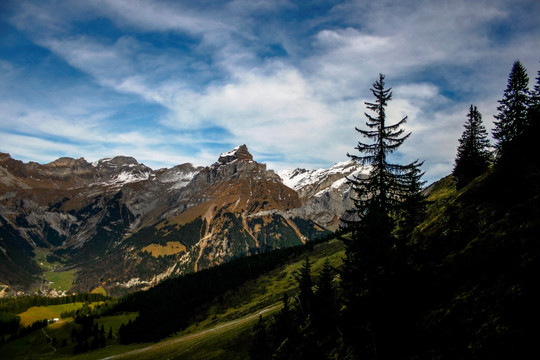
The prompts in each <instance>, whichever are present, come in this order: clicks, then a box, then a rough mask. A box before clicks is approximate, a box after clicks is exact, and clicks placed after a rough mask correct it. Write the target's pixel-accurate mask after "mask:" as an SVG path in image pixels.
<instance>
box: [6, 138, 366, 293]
mask: <svg viewBox="0 0 540 360" xmlns="http://www.w3.org/2000/svg"><path fill="white" fill-rule="evenodd" d="M360 171H361V169H360V168H359V167H358V166H357V165H356V164H354V163H353V162H346V163H338V164H336V165H334V166H333V167H332V168H330V169H327V170H322V169H320V170H313V171H306V170H301V169H297V170H295V171H292V172H281V173H280V176H278V175H277V174H276V173H275V172H274V171H272V170H267V168H266V165H265V164H261V163H258V162H256V161H255V160H254V159H253V156H252V155H251V154H250V153H249V151H248V149H247V147H246V146H245V145H241V146H238V147H236V148H234V149H232V150H231V151H228V152H224V153H222V154H220V156H219V157H218V159H217V161H216V162H215V163H214V164H212V165H210V166H206V167H195V166H193V165H192V164H182V165H178V166H175V167H173V168H170V169H160V170H156V171H153V170H152V169H150V168H148V167H147V166H145V165H144V164H140V163H138V162H137V161H136V160H135V159H133V158H130V157H124V156H118V157H114V158H106V159H101V160H99V161H96V162H94V163H89V162H87V161H86V160H84V159H83V158H80V159H71V158H61V159H58V160H56V161H53V162H52V163H49V164H45V165H40V164H37V163H33V162H30V163H23V162H21V161H18V160H14V159H12V158H11V157H10V156H9V155H8V154H0V175H1V177H0V284H2V283H4V284H8V285H10V286H11V287H14V288H18V289H28V288H29V287H30V286H31V284H32V282H33V281H39V276H40V274H41V273H42V272H43V268H42V267H41V266H40V265H39V264H37V263H36V262H35V260H34V258H35V254H36V251H37V249H41V250H39V251H40V252H41V253H48V254H50V256H51V261H53V259H56V261H57V262H56V263H55V264H56V265H55V266H57V270H58V269H60V270H62V266H66V267H68V268H69V269H76V270H78V272H77V278H76V284H75V285H74V287H73V290H75V291H90V290H93V289H94V288H96V287H98V286H102V287H103V288H105V289H107V291H108V292H109V293H112V294H119V293H122V292H125V291H132V290H134V289H138V288H144V287H147V286H151V285H154V284H156V283H157V282H159V281H160V280H162V279H164V278H166V277H168V276H171V275H175V274H182V273H186V272H190V271H198V270H200V269H204V268H207V267H210V266H214V265H217V264H220V263H223V262H226V261H229V260H231V259H234V258H236V257H239V256H245V255H246V254H251V253H258V252H262V251H268V250H271V249H275V248H281V247H286V246H293V245H297V244H301V243H304V242H306V241H309V239H314V238H316V237H318V236H324V235H325V234H327V233H328V231H327V230H325V228H329V229H335V228H337V226H338V224H339V219H340V217H341V215H342V214H343V212H344V211H345V210H346V206H348V205H347V204H348V203H347V201H349V200H348V194H347V191H348V184H347V183H346V180H345V177H346V176H348V175H350V174H353V173H358V172H360Z"/></svg>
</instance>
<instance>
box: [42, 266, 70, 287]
mask: <svg viewBox="0 0 540 360" xmlns="http://www.w3.org/2000/svg"><path fill="white" fill-rule="evenodd" d="M75 272H76V270H68V271H46V272H45V274H44V275H45V280H47V281H49V282H51V283H52V284H50V285H49V287H50V288H52V289H56V290H65V291H68V290H69V289H71V287H72V286H73V280H74V279H75Z"/></svg>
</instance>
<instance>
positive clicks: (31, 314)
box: [18, 302, 83, 327]
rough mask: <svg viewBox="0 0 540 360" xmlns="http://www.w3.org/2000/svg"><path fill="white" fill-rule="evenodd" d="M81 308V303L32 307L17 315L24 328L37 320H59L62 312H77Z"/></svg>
mask: <svg viewBox="0 0 540 360" xmlns="http://www.w3.org/2000/svg"><path fill="white" fill-rule="evenodd" d="M82 306H83V303H82V302H77V303H70V304H61V305H49V306H33V307H31V308H30V309H28V310H26V311H25V312H23V313H21V314H18V315H19V316H20V317H21V326H25V327H26V326H30V325H32V324H33V323H34V322H36V321H39V320H44V319H53V318H60V314H61V313H62V312H64V311H72V310H77V309H80V308H81V307H82Z"/></svg>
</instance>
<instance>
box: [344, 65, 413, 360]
mask: <svg viewBox="0 0 540 360" xmlns="http://www.w3.org/2000/svg"><path fill="white" fill-rule="evenodd" d="M384 78H385V77H384V75H382V74H379V80H378V81H376V82H375V83H373V85H372V88H371V92H372V94H373V95H374V96H375V102H374V103H371V102H366V103H365V104H366V106H367V108H368V109H369V110H371V111H372V112H373V113H374V115H370V114H368V113H365V116H366V118H367V121H366V126H367V130H364V129H359V128H356V131H358V132H359V133H360V134H361V135H362V136H363V137H364V138H367V140H370V143H366V142H362V141H359V142H358V145H357V146H356V147H355V149H356V150H358V151H359V152H360V155H351V154H347V155H348V156H349V157H350V158H352V159H354V160H356V161H357V162H359V163H361V164H363V165H369V166H370V173H369V175H368V176H367V177H363V176H361V175H360V176H353V177H352V178H351V179H349V180H350V183H351V185H352V189H353V191H354V194H355V197H354V198H353V200H354V204H355V209H353V210H352V211H351V212H352V213H353V214H355V215H356V218H357V219H358V221H356V222H349V228H350V229H351V230H352V237H351V239H350V240H348V241H346V243H345V259H344V264H343V267H342V270H341V278H342V289H343V299H344V302H345V311H344V313H343V317H342V318H343V322H344V326H345V328H344V340H345V342H346V343H347V346H346V349H347V354H345V355H344V356H347V357H350V358H360V357H368V358H370V357H377V356H383V357H384V356H390V357H391V354H390V352H391V351H392V350H391V349H392V346H391V345H389V344H388V342H393V341H395V340H396V338H397V337H396V336H395V332H396V331H398V329H400V325H398V323H399V319H398V317H399V315H398V313H399V311H400V310H399V309H400V306H399V304H398V296H397V294H395V293H394V291H395V289H396V287H395V286H393V285H392V284H395V283H396V279H397V277H396V276H397V275H396V274H398V273H399V271H398V270H397V269H399V268H400V265H398V263H399V262H400V261H401V259H400V255H399V254H398V253H396V249H397V247H396V241H397V238H396V237H395V236H394V232H395V225H396V220H395V219H396V218H398V215H399V213H400V211H401V209H402V207H401V206H402V202H403V200H404V199H406V198H407V195H408V191H409V190H410V189H409V186H410V175H411V173H412V172H413V171H414V169H415V168H416V167H417V165H418V164H417V163H412V164H408V165H399V164H392V163H390V162H389V161H388V158H387V156H388V155H389V154H390V153H392V152H394V151H396V150H397V149H398V147H399V146H400V145H401V144H402V143H403V142H404V141H405V140H406V139H407V138H408V137H409V135H410V133H408V134H405V130H404V129H403V128H402V126H403V124H404V123H405V122H406V120H407V117H404V118H402V119H401V120H400V121H398V122H397V123H395V124H393V125H390V124H388V122H387V119H386V106H387V105H388V102H389V101H390V100H391V99H392V92H391V88H389V89H385V83H384ZM396 311H397V312H396ZM404 311H405V310H404ZM400 336H401V338H405V337H404V336H403V335H400ZM381 351H385V352H386V353H385V354H384V355H383V354H380V352H381Z"/></svg>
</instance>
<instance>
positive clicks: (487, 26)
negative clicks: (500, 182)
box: [0, 0, 540, 182]
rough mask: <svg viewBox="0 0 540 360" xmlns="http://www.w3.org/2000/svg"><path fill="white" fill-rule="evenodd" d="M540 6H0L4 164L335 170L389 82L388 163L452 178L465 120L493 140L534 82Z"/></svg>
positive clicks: (270, 1)
mask: <svg viewBox="0 0 540 360" xmlns="http://www.w3.org/2000/svg"><path fill="white" fill-rule="evenodd" d="M538 19H540V2H538V1H537V0H489V1H471V0H463V1H460V0H455V1H420V0H414V1H412V0H411V1H409V0H401V1H363V0H359V1H358V0H356V1H354V0H353V1H339V0H334V1H323V0H321V1H317V0H313V1H286V0H236V1H204V0H199V1H144V0H84V1H77V0H74V1H46V0H40V1H25V0H19V1H15V0H3V1H1V2H0V152H7V153H10V154H11V156H12V157H13V158H15V159H18V160H22V161H25V162H28V161H36V162H39V163H48V162H51V161H53V160H55V159H57V158H59V157H64V156H67V157H72V158H79V157H84V158H85V159H86V160H87V161H95V160H98V159H101V158H104V157H111V156H116V155H125V156H132V157H134V158H136V159H137V160H138V161H139V162H142V163H144V164H145V165H148V166H150V167H152V168H154V169H158V168H163V167H172V166H175V165H178V164H182V163H186V162H190V163H193V164H194V165H203V166H207V165H210V164H212V163H213V162H215V161H216V160H217V158H218V156H219V154H220V153H222V152H226V151H228V150H230V149H232V148H234V147H235V146H238V145H241V144H246V145H247V146H248V148H249V151H250V152H251V153H252V154H253V156H254V159H255V160H256V161H258V162H262V163H266V164H267V166H268V168H269V169H274V170H276V171H277V170H283V169H294V168H297V167H303V168H306V169H317V168H328V167H330V166H332V165H333V164H334V163H336V162H342V161H346V160H348V158H347V153H351V154H357V155H358V153H357V152H356V150H355V149H354V147H355V146H356V144H357V142H358V141H364V139H363V138H361V136H360V134H359V133H358V132H356V131H355V127H360V128H365V121H366V117H365V115H364V112H366V111H368V110H367V109H366V107H365V104H364V102H365V101H373V100H374V98H373V95H372V94H371V92H370V87H371V85H372V84H373V82H374V81H376V80H377V79H378V77H379V73H382V74H385V76H386V79H385V81H386V85H387V87H391V88H392V92H393V98H392V100H391V101H390V103H389V106H388V112H387V115H388V118H387V121H388V122H389V123H395V122H397V121H399V120H401V118H402V117H404V116H407V117H408V121H407V123H406V125H405V127H406V129H407V130H408V131H410V132H411V133H412V134H411V136H410V137H409V139H408V140H407V141H406V142H405V143H404V144H403V145H402V146H401V147H400V149H399V150H398V151H397V152H396V153H394V154H392V159H391V160H392V161H394V162H396V163H402V164H405V163H408V162H411V161H414V160H416V159H419V160H421V161H424V165H423V170H424V171H425V172H426V174H425V176H424V180H427V181H428V182H432V181H435V180H437V179H439V178H440V177H443V176H445V175H447V174H449V173H450V172H451V171H452V167H453V162H454V158H455V154H456V148H457V145H458V139H459V137H460V136H461V133H462V132H463V124H464V122H465V120H466V115H467V112H468V109H469V106H470V105H471V104H474V105H476V106H477V107H478V110H479V111H480V113H481V114H482V116H483V120H484V124H485V126H486V128H487V129H488V130H490V129H492V128H493V115H494V114H496V113H497V110H496V108H497V105H498V103H497V101H498V100H500V99H501V98H502V96H503V92H504V89H505V88H506V84H507V80H508V74H509V73H510V70H511V67H512V64H513V63H514V61H516V60H518V59H519V60H520V61H521V62H522V64H523V65H524V66H525V68H526V69H527V71H528V74H529V78H530V79H531V81H530V85H531V87H532V85H533V84H534V82H535V78H536V77H537V73H538V71H539V70H540V63H539V60H540V21H538Z"/></svg>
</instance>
